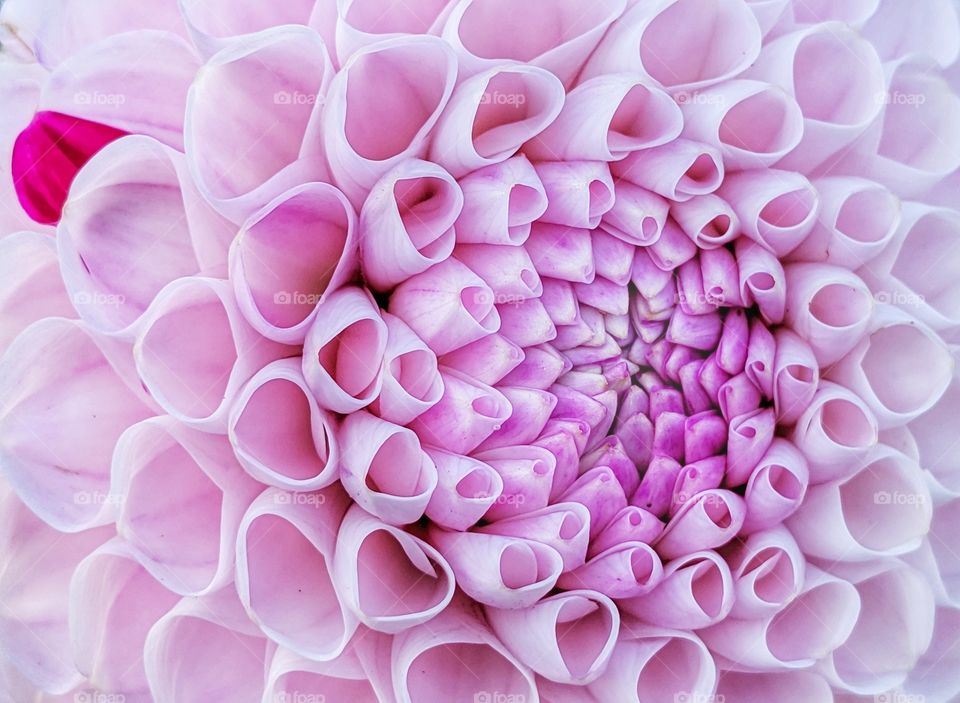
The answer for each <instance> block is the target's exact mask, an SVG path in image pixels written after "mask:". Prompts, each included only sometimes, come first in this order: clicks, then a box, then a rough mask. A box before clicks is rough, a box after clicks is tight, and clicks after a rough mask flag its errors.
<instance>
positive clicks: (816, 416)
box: [791, 381, 878, 484]
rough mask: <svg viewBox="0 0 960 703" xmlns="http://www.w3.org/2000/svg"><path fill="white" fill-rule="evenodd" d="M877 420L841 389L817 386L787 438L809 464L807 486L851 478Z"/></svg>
mask: <svg viewBox="0 0 960 703" xmlns="http://www.w3.org/2000/svg"><path fill="white" fill-rule="evenodd" d="M877 437H878V429H877V419H876V417H875V416H874V414H873V413H872V412H871V410H870V408H869V407H867V405H866V404H865V403H864V402H863V401H862V400H861V399H860V398H859V397H857V396H856V395H854V394H853V393H851V392H850V391H848V390H847V389H846V388H844V387H843V386H838V385H837V384H835V383H830V382H829V381H823V382H821V383H820V387H819V388H818V389H817V392H816V394H815V395H814V396H813V399H812V400H811V401H810V404H809V405H808V406H807V408H806V410H804V411H803V413H802V414H801V415H800V417H799V419H798V420H797V424H796V426H795V427H794V429H793V433H792V436H791V439H792V441H793V442H794V444H796V445H797V448H798V449H800V451H801V452H803V454H804V456H806V457H807V461H808V462H809V464H810V483H812V484H815V483H822V482H824V481H831V480H837V479H841V478H844V477H848V476H851V475H852V474H854V473H856V471H858V470H859V468H860V466H862V462H863V459H864V458H865V457H866V455H867V453H868V452H869V451H870V449H872V448H873V446H874V445H875V444H876V443H877Z"/></svg>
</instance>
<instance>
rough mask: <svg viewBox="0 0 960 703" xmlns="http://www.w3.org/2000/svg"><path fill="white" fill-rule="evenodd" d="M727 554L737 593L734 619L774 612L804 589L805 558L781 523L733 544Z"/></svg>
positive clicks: (726, 551) (732, 613)
mask: <svg viewBox="0 0 960 703" xmlns="http://www.w3.org/2000/svg"><path fill="white" fill-rule="evenodd" d="M724 556H725V557H726V559H727V563H728V564H729V565H730V570H731V573H732V575H733V588H734V591H735V593H736V596H735V601H734V604H733V609H732V610H731V611H730V617H731V618H737V619H742V620H752V619H757V618H763V617H766V616H769V615H773V614H774V613H776V612H777V611H779V610H780V609H781V608H783V607H784V606H785V605H787V604H788V603H789V602H790V601H792V600H793V599H794V598H795V597H796V596H797V595H798V594H799V593H800V591H801V590H802V588H803V583H804V575H805V573H806V561H805V559H804V556H803V553H802V552H801V551H800V547H799V546H798V545H797V542H796V540H794V538H793V537H792V536H791V534H790V532H789V531H788V530H787V529H786V528H784V527H783V526H781V525H777V526H775V527H773V528H772V529H770V530H763V531H760V532H755V533H753V534H752V535H750V536H749V537H747V538H746V539H744V540H743V541H740V542H736V543H734V544H731V545H730V547H728V548H727V549H725V550H724Z"/></svg>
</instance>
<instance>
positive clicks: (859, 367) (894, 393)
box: [826, 305, 956, 429]
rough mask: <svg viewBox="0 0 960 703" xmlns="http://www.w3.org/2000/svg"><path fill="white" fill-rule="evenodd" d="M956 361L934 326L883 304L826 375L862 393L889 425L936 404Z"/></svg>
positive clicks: (881, 421) (882, 425) (884, 424)
mask: <svg viewBox="0 0 960 703" xmlns="http://www.w3.org/2000/svg"><path fill="white" fill-rule="evenodd" d="M955 366H956V362H955V359H954V356H953V354H952V353H951V352H950V350H949V348H948V347H947V345H946V344H945V343H944V342H943V341H942V340H941V339H940V337H939V336H938V335H937V334H936V333H935V332H934V331H933V330H931V329H930V328H928V327H927V326H926V325H924V324H923V323H921V322H920V321H919V320H916V319H914V318H913V316H912V315H910V314H909V313H907V312H904V311H903V310H900V309H899V308H896V307H893V306H891V305H878V306H877V308H876V311H875V313H874V315H873V318H872V319H871V321H870V327H869V328H868V329H867V335H866V336H865V337H864V338H863V339H862V340H860V342H858V344H857V346H856V347H854V349H853V351H851V352H850V353H849V354H847V356H845V357H844V358H843V359H841V360H840V361H839V362H837V363H836V364H834V365H833V366H832V367H831V368H830V370H829V371H828V372H827V373H826V377H827V378H829V379H830V380H832V381H836V382H837V383H840V384H842V385H844V386H846V387H847V388H849V389H850V390H852V391H853V392H854V393H856V394H857V395H858V396H860V397H861V398H863V400H864V402H866V403H867V405H868V406H869V407H870V409H871V410H872V411H873V413H874V415H876V417H877V422H878V423H879V426H880V428H881V429H886V428H889V427H896V426H899V425H904V424H906V423H907V422H909V421H911V420H913V419H914V418H916V417H919V416H920V415H922V414H923V413H924V412H926V411H927V410H929V409H930V408H932V407H933V406H934V405H935V404H936V402H937V401H938V400H939V399H940V397H941V396H942V395H943V394H944V393H945V392H946V390H947V386H949V385H950V379H951V378H952V377H953V375H954V370H955Z"/></svg>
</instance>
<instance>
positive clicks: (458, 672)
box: [378, 602, 539, 703]
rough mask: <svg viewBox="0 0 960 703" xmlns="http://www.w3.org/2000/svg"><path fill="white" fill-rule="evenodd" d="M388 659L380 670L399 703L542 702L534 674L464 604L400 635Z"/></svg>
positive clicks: (457, 605) (459, 604) (458, 604)
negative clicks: (485, 698) (488, 699)
mask: <svg viewBox="0 0 960 703" xmlns="http://www.w3.org/2000/svg"><path fill="white" fill-rule="evenodd" d="M387 657H389V658H387ZM387 657H385V659H386V661H384V662H383V664H382V665H381V666H380V667H378V668H380V669H385V670H386V671H387V672H392V674H393V676H392V679H393V690H394V695H395V696H396V700H397V701H398V703H434V702H435V701H440V700H451V701H457V700H463V701H471V700H474V698H475V697H478V696H482V695H484V694H487V695H489V696H491V699H492V696H494V695H497V696H506V697H507V699H508V700H509V699H510V697H513V700H521V701H529V702H530V703H537V701H538V700H539V696H538V694H537V686H536V683H535V682H534V678H533V673H532V672H531V671H530V670H529V669H527V667H526V666H524V665H523V664H522V663H521V662H520V661H519V660H518V659H517V658H516V657H514V655H513V654H512V653H511V652H510V650H508V649H507V648H506V647H504V645H503V643H502V642H501V641H500V640H499V638H497V637H496V636H495V635H494V634H493V633H492V632H490V630H489V628H488V627H487V625H486V624H485V623H483V622H482V621H481V620H479V619H478V617H477V615H475V614H474V613H473V612H471V611H470V610H469V608H468V606H467V605H466V604H463V603H460V602H458V603H457V604H456V607H451V608H449V609H448V610H447V611H446V612H444V613H443V614H442V615H441V616H440V617H438V618H437V619H435V620H433V621H431V622H430V624H428V625H424V626H421V627H417V628H413V629H411V630H408V631H407V632H404V633H402V634H401V635H399V636H397V638H396V639H395V641H394V644H393V647H392V656H390V654H389V653H388V654H387ZM381 700H384V699H383V698H381ZM480 700H482V699H480Z"/></svg>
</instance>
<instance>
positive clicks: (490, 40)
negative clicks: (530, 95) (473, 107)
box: [442, 0, 626, 87]
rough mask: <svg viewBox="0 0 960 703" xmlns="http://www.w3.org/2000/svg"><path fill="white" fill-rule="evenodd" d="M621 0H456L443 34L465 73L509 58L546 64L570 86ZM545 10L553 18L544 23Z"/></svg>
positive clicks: (616, 14) (618, 12) (622, 3)
mask: <svg viewBox="0 0 960 703" xmlns="http://www.w3.org/2000/svg"><path fill="white" fill-rule="evenodd" d="M625 5H626V1H625V0H601V1H600V2H596V3H591V5H590V6H589V8H585V7H584V6H583V4H582V3H579V2H576V1H575V0H563V1H562V2H561V3H559V4H558V3H555V2H552V1H547V2H544V0H537V1H536V2H531V3H528V4H525V5H524V6H523V7H518V6H517V5H516V4H515V3H511V2H510V1H509V0H459V1H458V2H456V3H455V4H454V7H453V9H452V11H451V12H450V15H449V17H448V19H447V21H446V24H445V25H444V28H443V32H442V36H443V38H444V39H446V40H447V41H448V42H449V43H450V44H451V45H453V47H454V48H455V49H456V51H457V58H458V60H459V63H460V66H461V71H462V72H463V73H464V74H465V75H473V74H474V73H477V72H479V71H482V70H483V69H485V68H487V67H489V66H490V65H492V64H494V63H495V62H502V61H503V60H511V61H517V62H522V63H530V64H533V65H534V66H539V67H541V68H545V69H547V70H549V71H551V72H553V73H554V74H556V75H557V76H559V77H560V80H561V81H563V83H564V84H565V85H567V86H568V87H569V85H570V84H571V83H572V82H573V80H574V79H575V78H576V77H577V73H578V71H579V70H580V68H581V66H583V63H584V61H586V60H587V57H588V56H590V53H591V52H592V51H593V50H594V48H595V47H596V46H597V43H598V42H599V41H600V39H601V38H602V37H603V35H604V32H605V31H606V30H607V27H609V26H610V23H611V22H613V21H614V20H615V19H616V18H618V17H619V16H620V15H621V14H622V13H623V9H624V6H625ZM546 15H555V16H556V20H555V21H553V22H551V23H549V24H544V23H543V18H544V16H546ZM530 27H536V28H537V29H538V30H539V31H530Z"/></svg>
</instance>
